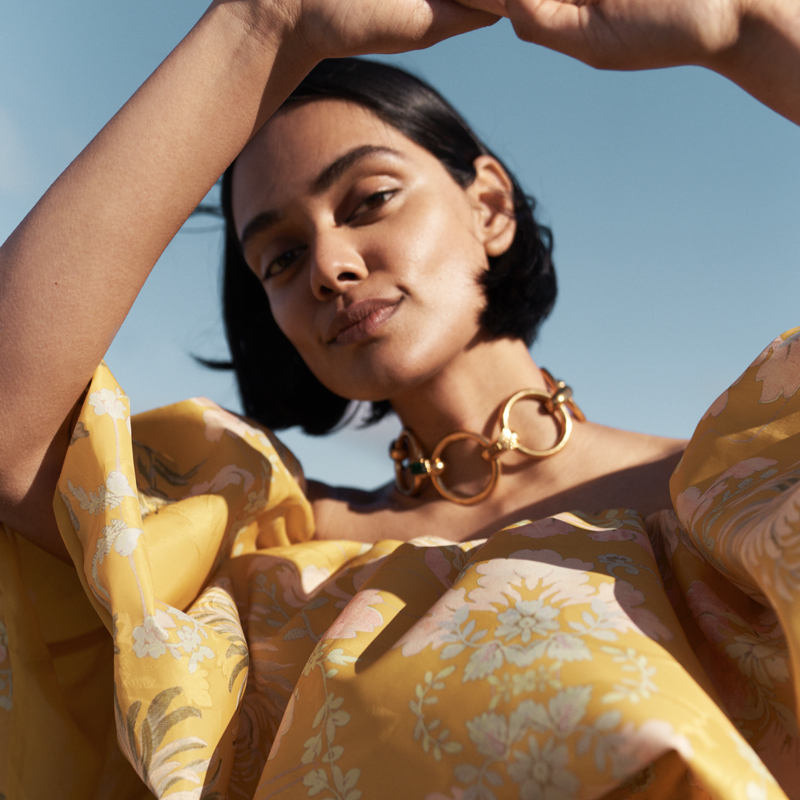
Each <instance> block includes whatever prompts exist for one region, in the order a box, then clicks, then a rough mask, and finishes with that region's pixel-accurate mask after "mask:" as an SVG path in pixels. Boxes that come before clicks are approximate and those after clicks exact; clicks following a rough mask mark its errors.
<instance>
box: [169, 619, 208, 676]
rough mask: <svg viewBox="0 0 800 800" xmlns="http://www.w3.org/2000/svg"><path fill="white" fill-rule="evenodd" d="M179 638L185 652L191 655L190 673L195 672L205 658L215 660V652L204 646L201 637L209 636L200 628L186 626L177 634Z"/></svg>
mask: <svg viewBox="0 0 800 800" xmlns="http://www.w3.org/2000/svg"><path fill="white" fill-rule="evenodd" d="M177 636H178V639H180V642H181V644H180V646H181V647H182V648H183V651H184V652H185V653H190V654H191V655H190V657H189V672H190V673H194V672H195V670H196V669H197V665H198V664H199V663H200V662H201V661H202V660H203V659H204V658H214V651H213V650H212V649H211V648H210V647H206V646H205V645H204V644H202V641H203V639H202V638H201V636H202V637H207V636H208V634H207V633H206V632H205V631H203V630H201V629H200V628H197V627H190V626H189V625H184V626H183V627H182V628H181V629H180V630H179V631H178V632H177Z"/></svg>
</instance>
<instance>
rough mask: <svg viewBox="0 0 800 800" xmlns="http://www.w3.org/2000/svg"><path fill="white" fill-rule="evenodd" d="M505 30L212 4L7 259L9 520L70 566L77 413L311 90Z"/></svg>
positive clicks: (8, 247) (435, 17) (2, 340)
mask: <svg viewBox="0 0 800 800" xmlns="http://www.w3.org/2000/svg"><path fill="white" fill-rule="evenodd" d="M493 19H494V18H493V17H490V16H489V15H488V14H485V13H482V12H477V11H472V10H469V9H465V8H464V7H463V6H459V5H458V4H457V3H455V2H454V1H453V0H392V1H391V2H386V0H359V2H358V3H357V4H356V3H353V2H341V1H340V0H292V1H291V2H268V1H267V0H215V2H214V3H213V4H212V5H211V6H210V8H209V9H208V11H207V12H206V13H205V15H204V16H203V17H202V19H201V20H200V21H199V22H198V24H197V25H196V26H195V27H194V29H193V30H192V31H191V32H190V33H189V35H188V36H187V37H186V38H185V39H184V40H183V41H182V42H181V43H180V44H179V45H178V47H177V48H176V49H175V50H174V51H173V52H172V53H171V54H170V56H169V57H168V58H167V59H166V60H165V62H164V63H163V64H162V65H161V66H160V67H159V68H158V70H156V72H155V73H154V74H153V75H152V76H151V77H150V78H149V79H148V80H147V82H146V83H145V84H144V85H143V86H142V87H141V88H140V89H139V91H138V92H137V93H136V94H135V95H134V96H133V97H132V98H131V100H130V101H128V103H127V104H126V105H125V106H124V107H123V108H122V109H121V111H120V112H119V113H118V114H117V115H116V116H115V117H114V118H113V119H112V120H111V121H110V122H109V123H108V125H106V127H105V128H104V129H103V130H102V131H101V132H100V133H99V134H98V136H97V137H96V138H95V139H94V140H93V141H92V142H91V143H90V144H89V146H88V147H87V148H86V149H85V150H84V151H83V153H81V155H80V156H78V158H77V159H76V160H75V161H74V162H73V163H72V165H71V166H70V167H69V168H68V169H67V170H66V171H65V172H64V173H63V175H61V177H60V178H59V179H58V180H57V181H56V182H55V183H54V184H53V186H51V188H50V189H49V190H48V191H47V193H46V194H45V195H44V197H42V199H41V200H40V201H39V203H38V204H37V205H36V206H35V207H34V209H33V210H32V211H31V212H30V213H29V214H28V216H27V217H26V218H25V220H24V221H23V222H22V223H21V224H20V226H19V227H18V228H17V230H16V231H14V233H13V234H12V235H11V236H10V237H9V239H8V240H7V241H6V243H5V244H4V245H3V246H2V248H0V431H2V436H0V521H2V522H5V523H7V524H9V525H11V526H12V527H14V528H15V529H17V530H18V531H20V532H21V533H23V534H24V535H26V536H28V537H29V538H31V539H32V540H33V541H36V542H37V543H38V544H40V545H42V546H43V547H45V548H46V549H49V550H51V551H53V552H59V553H62V554H63V546H62V545H61V541H60V537H59V536H58V533H57V530H56V527H55V520H54V518H53V514H52V510H51V503H52V495H53V491H54V488H55V480H56V477H57V474H58V471H59V467H60V464H61V461H62V460H63V455H64V452H65V448H66V442H67V436H68V432H67V417H68V415H69V414H70V411H71V409H72V407H73V406H74V404H75V402H76V400H77V398H78V397H79V396H80V394H81V392H82V391H83V389H84V387H85V386H86V383H87V381H88V379H89V377H90V376H91V374H92V372H93V371H94V369H95V368H96V366H97V364H98V363H99V362H100V360H101V359H102V357H103V355H104V354H105V351H106V350H107V348H108V346H109V344H110V342H111V340H112V339H113V337H114V335H115V333H116V331H117V330H118V328H119V326H120V325H121V324H122V321H123V319H124V317H125V315H126V314H127V312H128V310H129V308H130V306H131V305H132V303H133V301H134V299H135V298H136V295H137V294H138V292H139V290H140V288H141V286H142V284H143V283H144V281H145V279H146V277H147V275H148V274H149V272H150V270H151V269H152V267H153V265H154V264H155V262H156V261H157V259H158V258H159V256H160V255H161V253H162V251H163V250H164V248H165V247H166V246H167V244H168V243H169V241H170V239H171V238H172V236H174V234H175V233H176V232H177V230H178V229H179V228H180V226H181V225H182V223H183V222H184V221H185V219H186V218H187V216H188V215H189V214H190V213H191V211H192V209H193V208H194V207H195V206H196V205H197V203H198V202H199V201H200V200H201V199H202V198H203V197H204V196H205V194H206V192H207V191H208V190H209V189H210V188H211V186H212V185H213V184H214V182H215V180H216V179H217V177H218V176H219V175H220V173H221V172H222V171H223V170H224V169H225V168H226V167H227V166H228V164H229V163H230V162H231V161H232V160H233V159H234V158H235V156H236V155H237V153H238V152H239V150H241V148H242V147H243V146H244V145H245V143H246V142H247V141H248V139H249V138H250V137H251V136H252V134H253V133H254V132H255V131H256V130H257V129H258V128H259V127H260V125H261V124H263V122H264V121H265V120H266V119H267V118H268V117H269V115H270V114H271V113H272V112H273V111H274V110H275V108H277V106H278V105H279V104H280V103H281V102H282V101H283V99H284V98H285V97H286V96H287V95H288V94H289V93H290V92H291V90H292V89H293V88H294V86H295V85H296V84H297V83H298V82H299V81H300V79H301V78H302V77H303V75H304V74H305V73H306V72H307V71H308V70H309V69H310V68H311V67H312V66H313V65H314V64H315V63H316V62H317V61H318V60H320V59H321V58H325V57H329V56H339V55H351V54H357V53H363V52H390V51H397V50H406V49H414V48H418V47H425V46H428V45H430V44H433V43H434V42H435V41H437V40H439V39H441V38H445V37H447V36H451V35H454V34H456V33H460V32H462V31H465V30H469V29H472V28H475V27H479V26H481V25H484V24H487V23H489V22H491V21H493Z"/></svg>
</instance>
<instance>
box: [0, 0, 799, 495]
mask: <svg viewBox="0 0 800 800" xmlns="http://www.w3.org/2000/svg"><path fill="white" fill-rule="evenodd" d="M204 8H205V4H204V3H203V2H198V1H197V0H169V1H168V2H164V0H161V1H160V2H156V1H155V0H137V2H136V3H128V4H122V3H109V2H107V0H102V2H101V0H73V2H68V3H64V2H61V1H59V2H56V0H43V2H39V3H22V2H15V3H5V4H3V7H2V10H0V76H2V78H1V79H0V239H4V238H5V237H6V236H7V235H8V234H9V233H10V232H11V231H12V230H13V228H14V227H15V226H16V225H17V224H18V223H19V221H20V220H21V219H22V217H23V216H24V215H25V213H26V212H27V211H28V209H29V208H30V207H31V206H32V205H33V204H34V203H35V201H36V199H37V198H38V197H39V196H40V195H41V193H42V192H43V191H44V190H45V189H46V188H47V186H48V185H49V184H50V183H51V182H52V181H53V180H54V179H55V178H56V176H57V175H58V174H59V173H60V171H61V170H63V169H64V168H65V167H66V166H67V164H68V163H69V162H70V160H71V159H72V158H73V157H74V156H75V155H76V154H77V153H78V152H79V151H80V150H81V149H82V148H83V147H84V146H85V145H86V143H87V142H88V141H89V140H90V139H91V138H92V136H94V134H95V133H96V132H97V131H98V130H99V129H100V128H101V127H102V125H103V124H104V123H105V121H106V120H107V119H108V118H109V117H110V116H111V115H113V113H114V112H115V111H116V110H117V109H118V108H119V107H120V106H121V105H122V103H124V101H125V100H126V99H127V98H128V96H129V95H130V94H131V93H132V92H133V91H134V90H135V89H136V88H137V86H138V85H139V84H140V83H141V82H142V81H143V80H144V79H145V78H146V77H147V75H148V74H149V73H150V72H151V71H152V70H153V69H154V68H155V67H156V66H157V65H158V63H159V62H160V61H161V60H162V59H163V58H164V57H165V56H166V55H167V53H168V52H169V51H170V49H172V47H173V46H174V45H175V44H176V43H177V42H178V41H179V40H180V38H181V37H182V36H183V35H184V34H185V33H186V32H187V31H188V30H189V28H190V27H191V26H192V24H193V23H194V21H195V20H196V19H197V18H198V17H199V16H200V15H201V14H202V12H203V10H204ZM389 60H390V61H392V62H393V63H397V64H398V65H400V66H403V67H406V68H408V69H410V70H412V71H414V72H416V73H417V74H419V75H421V76H422V77H424V78H426V79H427V80H429V81H430V82H431V83H433V84H434V85H435V86H436V87H437V88H438V89H439V90H440V91H441V92H442V93H443V94H444V95H445V96H446V97H447V98H448V99H450V100H451V102H453V104H454V105H455V106H456V107H457V108H458V109H459V110H460V111H461V112H462V113H463V114H464V116H465V117H466V118H467V119H468V120H469V121H470V122H471V123H472V125H473V127H474V128H475V129H476V130H477V132H478V133H479V135H481V136H482V137H484V138H485V139H486V141H487V142H488V144H489V145H490V147H492V148H493V149H494V150H495V151H496V152H497V153H498V155H500V156H501V157H502V158H503V159H504V160H505V161H506V162H507V164H508V165H509V166H510V167H511V168H512V169H513V170H515V171H516V173H517V175H518V177H519V178H520V180H521V182H522V184H523V186H524V187H525V188H526V190H527V191H529V192H531V193H532V194H534V195H535V196H536V197H537V199H538V202H539V209H540V216H541V218H542V220H543V221H544V222H545V223H546V224H548V225H550V226H551V227H552V228H553V231H554V235H555V262H556V268H557V271H558V276H559V284H560V288H559V301H558V303H557V305H556V309H555V311H554V313H553V314H552V316H551V318H550V320H549V321H548V322H547V323H546V324H545V326H544V328H543V330H542V333H541V335H540V338H539V340H538V341H537V343H536V344H535V345H534V347H533V351H532V352H533V356H534V358H535V359H536V361H537V362H538V363H540V364H542V365H544V366H547V367H548V368H549V369H550V370H551V371H552V372H553V373H554V374H555V375H556V376H558V377H562V378H564V379H565V380H566V381H567V382H568V383H569V384H570V385H571V386H572V387H573V388H574V391H575V396H576V399H577V401H578V402H579V404H580V405H581V406H582V408H583V409H584V411H585V412H586V414H587V416H589V417H590V418H591V419H593V420H595V421H598V422H603V423H605V424H608V425H613V426H617V427H623V428H628V429H631V430H638V431H646V432H650V433H657V434H663V435H668V436H687V437H688V436H689V435H691V432H692V430H693V427H694V425H695V424H696V422H697V420H698V419H699V418H700V416H701V415H702V413H703V412H704V411H705V409H706V408H707V407H708V406H709V405H710V403H711V402H712V401H713V400H714V398H715V397H716V396H717V395H718V394H719V393H720V392H721V391H722V390H723V389H724V388H725V387H726V386H727V385H728V384H729V383H730V382H731V381H732V380H733V379H735V378H736V377H737V376H738V375H739V373H740V372H741V371H742V369H743V368H744V367H745V366H746V365H747V364H748V363H749V361H750V360H751V359H752V358H753V357H754V356H755V355H757V353H758V352H760V350H761V349H762V347H763V346H764V345H766V344H767V343H768V342H769V341H770V340H771V339H772V338H773V337H774V336H775V335H777V334H778V333H780V332H781V331H783V330H785V329H788V328H790V327H793V326H796V325H800V313H798V312H800V131H798V129H797V128H796V127H794V126H793V125H792V124H790V123H789V122H787V121H786V120H784V119H782V118H781V117H779V116H778V115H777V114H775V113H773V112H772V111H770V110H768V109H766V108H763V107H762V106H760V105H759V104H758V103H757V102H756V101H755V100H753V99H752V98H750V97H749V96H748V95H746V94H745V93H744V92H742V91H741V90H740V89H738V88H737V87H736V86H734V85H732V84H730V83H728V82H726V81H725V80H724V79H723V78H720V77H719V76H716V75H714V74H711V73H708V72H705V71H703V70H701V69H698V68H680V69H673V70H665V71H657V72H648V73H602V72H597V71H595V70H592V69H591V68H589V67H585V66H583V65H582V64H579V63H577V62H575V61H572V60H570V59H568V58H566V57H564V56H561V55H558V54H554V53H550V52H548V51H544V50H542V49H541V48H537V47H535V46H533V45H530V44H526V43H524V42H520V41H519V40H517V39H516V37H515V36H514V33H513V30H512V29H511V27H510V25H508V24H507V23H506V22H501V23H500V24H498V25H496V26H494V27H493V28H491V29H488V30H484V31H479V32H476V33H473V34H469V35H467V36H463V37H461V38H459V39H456V40H452V41H449V42H446V43H443V44H441V45H438V46H436V47H434V48H432V49H431V50H428V51H424V52H420V53H414V54H409V55H402V56H397V57H391V58H390V59H389ZM220 253H221V240H220V235H219V229H218V227H217V226H216V225H215V224H214V223H213V222H209V221H208V220H207V219H196V220H190V222H189V223H188V224H187V226H186V228H185V230H184V231H182V232H181V233H179V234H178V236H177V238H176V240H175V241H174V242H173V244H172V245H170V247H169V248H168V250H167V251H166V253H165V255H164V257H163V258H162V260H161V263H160V264H159V265H158V267H157V268H156V270H155V272H154V274H153V277H152V278H151V280H150V281H149V282H148V284H147V285H146V286H145V288H144V290H143V291H142V293H141V295H140V298H139V300H138V302H137V304H136V306H135V307H134V309H133V311H132V312H131V314H130V316H129V318H128V320H127V321H126V322H125V324H124V326H123V328H122V329H121V331H120V333H119V335H118V337H117V339H116V341H115V342H114V344H113V345H112V347H111V350H110V351H109V353H108V356H107V360H108V363H109V364H110V366H111V367H112V369H113V370H114V372H115V374H116V376H117V378H118V380H119V381H120V382H121V384H122V386H123V388H124V389H125V390H126V391H127V392H128V394H129V395H130V396H131V400H132V405H133V408H134V411H141V410H145V409H147V408H151V407H154V406H158V405H164V404H167V403H170V402H173V401H175V400H178V399H182V398H185V397H190V396H193V395H198V394H202V395H206V396H208V397H211V398H212V399H214V400H216V401H217V402H219V403H221V404H222V405H225V406H227V407H228V408H231V409H234V410H238V409H239V402H238V398H237V395H236V391H235V388H234V384H233V381H232V379H231V378H230V377H229V376H228V375H220V374H215V373H212V372H209V371H208V370H206V369H204V368H202V367H199V366H197V365H196V364H195V363H194V362H193V360H192V357H191V356H192V353H195V354H198V355H203V356H207V357H224V356H225V354H226V347H225V344H224V340H223V336H222V328H221V324H220V314H219V302H218V299H217V295H218V274H219V261H220ZM108 268H109V270H113V269H114V268H115V265H114V264H109V265H108ZM398 427H399V425H398V423H397V421H396V420H394V421H392V422H385V423H382V424H381V425H380V426H377V428H373V429H370V430H367V431H363V430H361V431H359V430H355V431H352V432H350V431H345V432H343V433H339V434H336V435H335V436H333V437H326V438H324V439H308V438H307V437H303V436H300V435H298V434H296V433H295V432H288V433H286V434H284V436H283V438H284V440H285V441H286V442H287V443H288V444H289V445H290V446H291V447H292V448H293V449H294V450H295V452H296V453H297V454H298V455H299V456H300V458H301V460H302V462H303V464H304V466H305V468H306V472H307V474H309V475H311V476H313V477H319V478H322V479H326V480H329V481H332V482H334V483H351V484H353V485H361V486H366V487H371V486H375V485H377V484H379V483H382V482H384V481H386V480H388V479H390V477H391V462H390V461H389V459H388V458H387V456H386V449H387V445H388V441H389V439H390V438H391V437H392V436H393V435H394V433H395V432H396V430H397V429H398Z"/></svg>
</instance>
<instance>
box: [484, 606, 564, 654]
mask: <svg viewBox="0 0 800 800" xmlns="http://www.w3.org/2000/svg"><path fill="white" fill-rule="evenodd" d="M558 613H559V612H558V609H557V608H553V607H552V606H545V605H544V603H543V602H542V601H541V600H517V603H516V605H515V607H514V608H509V609H508V611H504V612H503V613H502V614H498V616H497V619H498V621H499V622H500V623H501V625H500V626H499V627H498V628H497V634H496V635H497V636H498V638H502V637H504V638H505V640H506V642H510V641H511V640H512V639H516V638H517V637H518V636H519V637H520V638H521V639H522V641H523V643H524V644H527V643H528V642H529V641H530V640H531V634H533V633H536V634H538V635H539V636H546V635H547V634H548V633H549V632H550V631H555V630H558V628H559V627H560V626H559V624H558V622H556V621H555V619H556V617H557V616H558Z"/></svg>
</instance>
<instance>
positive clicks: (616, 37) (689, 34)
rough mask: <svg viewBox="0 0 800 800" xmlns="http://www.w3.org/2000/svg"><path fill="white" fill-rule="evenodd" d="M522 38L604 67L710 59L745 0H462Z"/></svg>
mask: <svg viewBox="0 0 800 800" xmlns="http://www.w3.org/2000/svg"><path fill="white" fill-rule="evenodd" d="M460 1H461V2H463V3H465V4H467V5H469V6H470V7H472V8H479V9H483V10H486V11H490V12H492V13H495V14H502V15H503V16H507V17H508V18H509V20H510V21H511V23H512V24H513V26H514V29H515V31H516V32H517V35H518V36H519V37H520V38H521V39H525V40H526V41H529V42H535V43H536V44H540V45H544V46H545V47H549V48H550V49H552V50H558V51H559V52H561V53H565V54H566V55H569V56H573V57H574V58H577V59H579V60H580V61H583V62H585V63H586V64H589V65H590V66H593V67H597V68H600V69H619V70H634V69H651V68H655V67H666V66H673V65H677V64H703V65H707V66H711V63H710V62H711V61H712V60H713V59H714V57H715V56H716V54H718V53H721V52H724V51H725V50H726V49H727V48H730V47H732V46H733V45H734V44H735V42H736V41H737V37H738V34H739V23H740V20H741V17H742V13H743V10H742V7H741V6H742V2H743V0H460Z"/></svg>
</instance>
